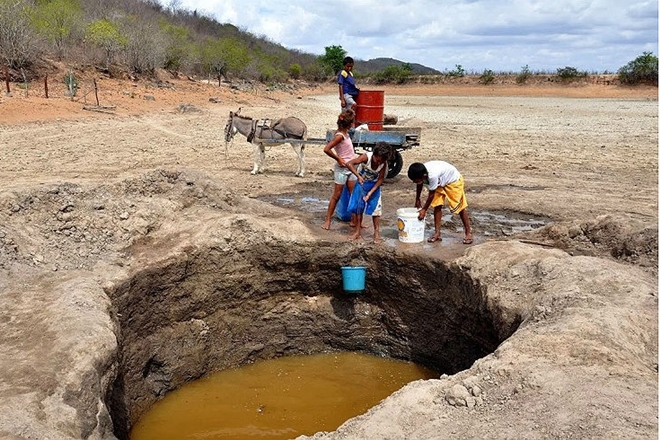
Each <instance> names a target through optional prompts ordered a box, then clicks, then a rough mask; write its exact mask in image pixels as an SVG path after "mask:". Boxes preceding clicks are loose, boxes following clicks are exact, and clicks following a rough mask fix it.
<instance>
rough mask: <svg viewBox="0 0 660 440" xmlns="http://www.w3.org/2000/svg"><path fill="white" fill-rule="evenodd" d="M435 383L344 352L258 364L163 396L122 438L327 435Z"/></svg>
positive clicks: (419, 371) (413, 368)
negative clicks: (413, 388) (405, 390)
mask: <svg viewBox="0 0 660 440" xmlns="http://www.w3.org/2000/svg"><path fill="white" fill-rule="evenodd" d="M438 377H439V374H438V373H436V372H434V371H431V370H428V369H426V368H424V367H421V366H419V365H416V364H413V363H410V362H404V361H398V360H394V359H389V358H381V357H377V356H372V355H366V354H360V353H350V352H342V353H329V354H318V355H311V356H291V357H282V358H278V359H273V360H266V361H259V362H256V363H254V364H251V365H247V366H244V367H241V368H237V369H232V370H225V371H220V372H218V373H215V374H213V375H210V376H208V377H205V378H203V379H200V380H197V381H194V382H191V383H189V384H186V385H184V386H183V387H181V388H179V389H177V390H175V391H173V392H172V393H170V394H168V395H167V396H166V397H165V398H163V399H162V400H160V401H158V402H156V403H155V404H154V405H153V406H152V407H151V408H150V409H149V410H148V411H147V412H146V413H145V414H144V415H143V416H142V417H141V418H140V420H139V421H138V423H137V424H136V425H135V426H134V428H133V429H132V431H131V435H130V439H131V440H152V439H153V440H162V439H167V438H172V439H173V438H176V439H186V438H191V439H192V438H197V439H208V440H212V439H223V440H231V439H237V440H238V439H251V438H254V439H257V438H258V439H269V440H270V439H290V438H295V437H297V436H300V435H312V434H314V433H316V432H318V431H333V430H335V429H337V428H338V427H339V426H340V425H341V424H342V423H344V422H345V421H346V420H348V419H350V418H352V417H355V416H357V415H360V414H362V413H364V412H365V411H366V410H368V409H369V408H371V407H372V406H374V405H376V404H377V403H378V402H380V401H381V400H382V399H384V398H385V397H387V396H389V395H390V394H392V393H393V392H394V391H396V390H398V389H400V388H401V387H402V386H404V385H405V384H407V383H409V382H412V381H415V380H418V379H430V378H438Z"/></svg>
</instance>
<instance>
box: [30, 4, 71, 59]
mask: <svg viewBox="0 0 660 440" xmlns="http://www.w3.org/2000/svg"><path fill="white" fill-rule="evenodd" d="M81 19H82V8H81V7H80V3H79V2H78V0H51V1H46V0H40V1H38V2H37V5H36V7H35V8H34V10H33V14H32V21H33V23H34V25H35V28H36V30H37V32H38V33H40V34H41V35H43V36H44V37H45V38H46V39H47V40H48V41H49V42H51V43H52V44H53V45H54V46H55V53H56V55H57V58H58V59H59V60H62V58H63V57H64V51H65V49H66V46H67V43H68V42H69V40H70V39H71V38H72V37H73V36H75V34H76V33H77V30H78V23H80V22H81Z"/></svg>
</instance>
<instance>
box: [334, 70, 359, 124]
mask: <svg viewBox="0 0 660 440" xmlns="http://www.w3.org/2000/svg"><path fill="white" fill-rule="evenodd" d="M354 64H355V63H354V61H353V58H351V57H346V58H344V61H343V65H344V68H343V69H342V70H341V72H339V74H338V75H337V83H338V84H339V101H340V102H341V109H342V111H343V110H353V111H354V112H357V102H356V101H357V97H358V94H359V93H360V89H358V87H357V85H356V84H355V77H354V76H353V65H354Z"/></svg>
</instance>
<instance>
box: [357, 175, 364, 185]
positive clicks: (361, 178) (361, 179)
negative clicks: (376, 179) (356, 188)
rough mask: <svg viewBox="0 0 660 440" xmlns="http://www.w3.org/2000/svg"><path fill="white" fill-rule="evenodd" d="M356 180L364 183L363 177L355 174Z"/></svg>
mask: <svg viewBox="0 0 660 440" xmlns="http://www.w3.org/2000/svg"><path fill="white" fill-rule="evenodd" d="M357 180H358V182H359V183H360V185H364V177H362V176H357Z"/></svg>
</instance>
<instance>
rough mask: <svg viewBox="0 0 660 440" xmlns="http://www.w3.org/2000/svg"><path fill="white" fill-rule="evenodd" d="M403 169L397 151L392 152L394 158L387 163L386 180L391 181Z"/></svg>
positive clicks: (401, 160) (401, 159) (401, 158)
mask: <svg viewBox="0 0 660 440" xmlns="http://www.w3.org/2000/svg"><path fill="white" fill-rule="evenodd" d="M401 168H403V157H401V153H399V152H398V151H395V152H394V157H392V159H390V161H389V162H388V163H387V178H388V179H391V178H392V177H394V176H396V175H397V174H399V173H400V172H401Z"/></svg>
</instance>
